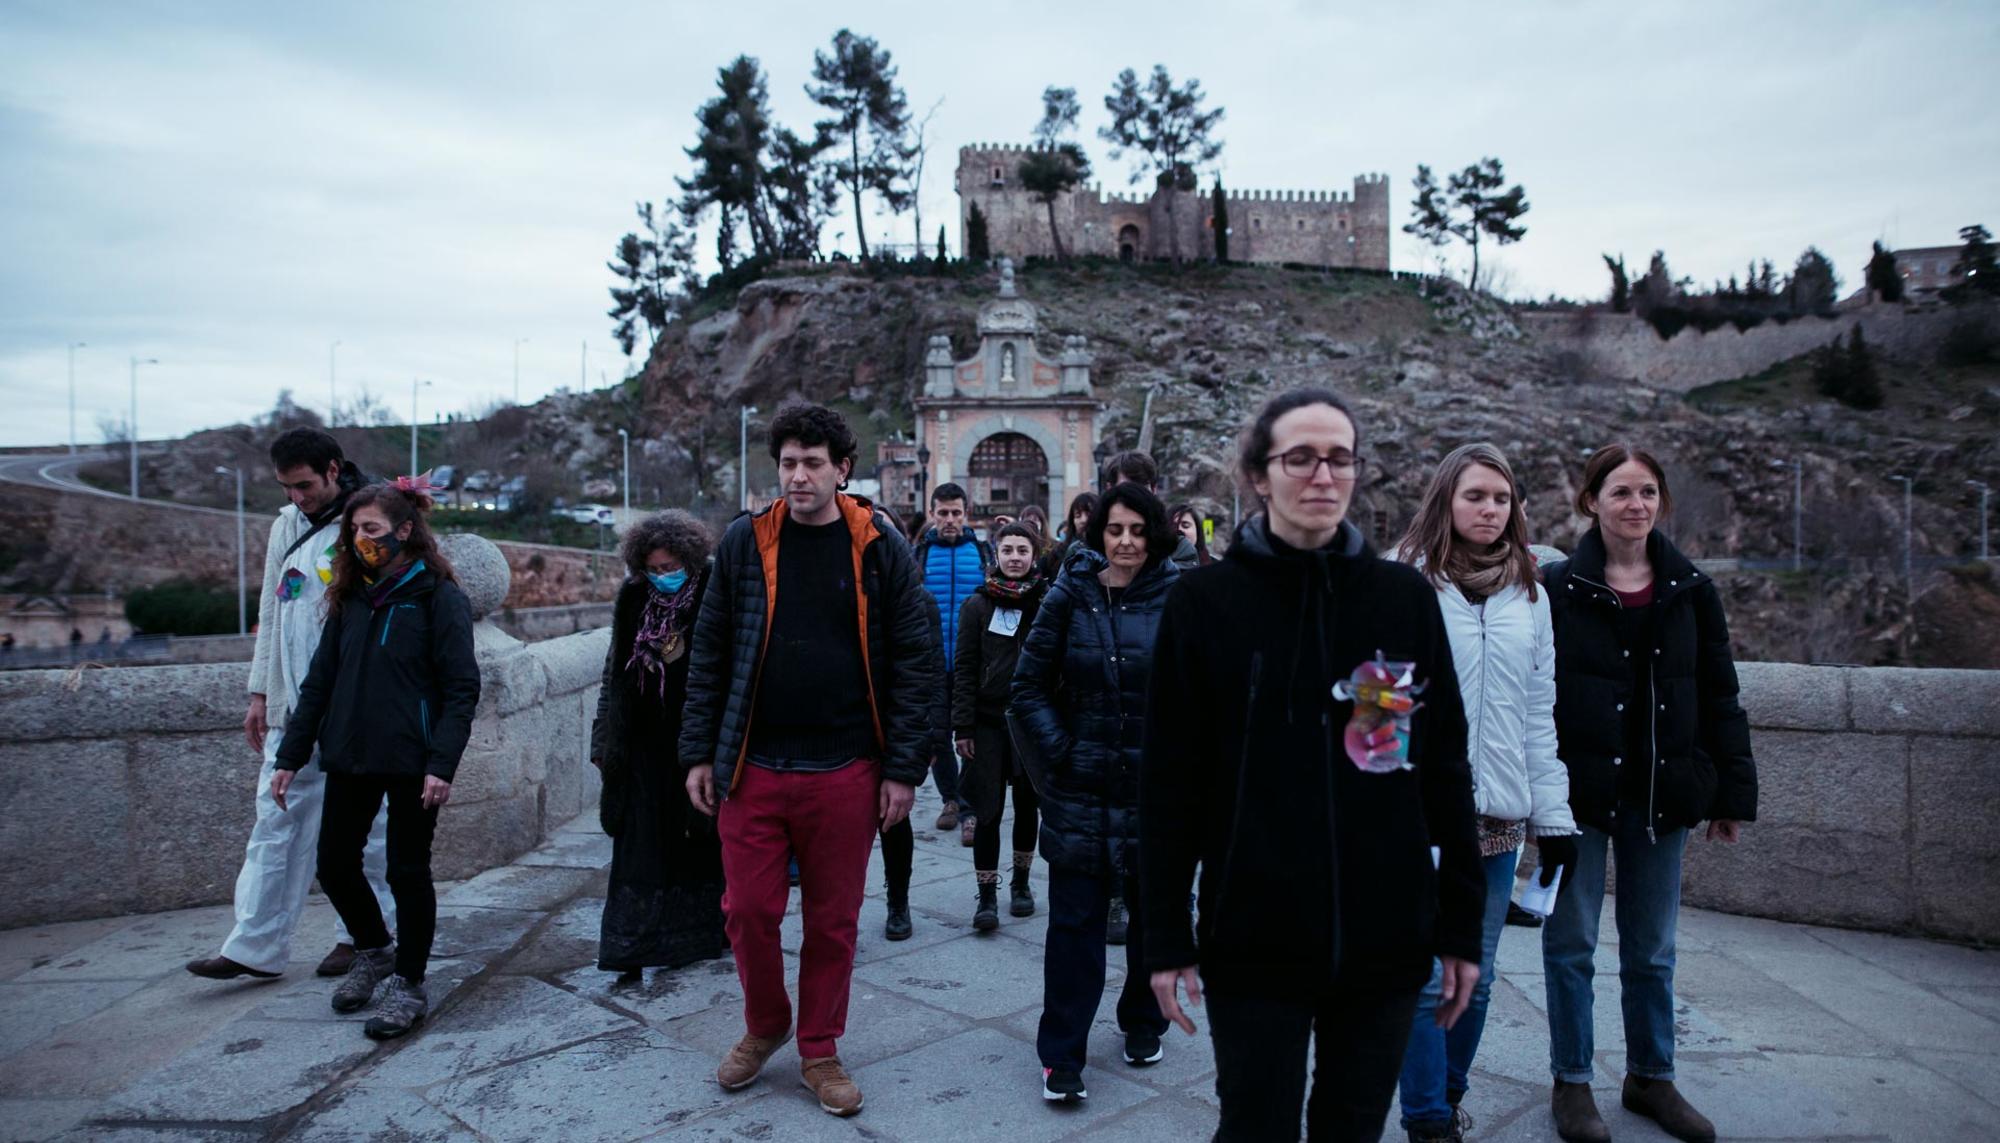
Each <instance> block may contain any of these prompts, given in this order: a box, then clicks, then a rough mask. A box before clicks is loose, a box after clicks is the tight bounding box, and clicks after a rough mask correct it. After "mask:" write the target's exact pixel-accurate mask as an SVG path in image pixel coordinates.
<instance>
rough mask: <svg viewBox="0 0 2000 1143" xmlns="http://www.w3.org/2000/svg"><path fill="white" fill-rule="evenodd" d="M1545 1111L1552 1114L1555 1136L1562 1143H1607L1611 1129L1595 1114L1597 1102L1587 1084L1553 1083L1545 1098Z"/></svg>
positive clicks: (1559, 1081)
mask: <svg viewBox="0 0 2000 1143" xmlns="http://www.w3.org/2000/svg"><path fill="white" fill-rule="evenodd" d="M1549 1110H1550V1111H1552V1112H1554V1113H1555V1117H1556V1134H1557V1135H1560V1136H1562V1138H1563V1140H1564V1143H1611V1129H1610V1128H1609V1127H1606V1126H1605V1125H1604V1117H1603V1116H1601V1115H1599V1114H1597V1100H1595V1099H1593V1098H1592V1097H1591V1094H1590V1085H1589V1084H1587V1083H1564V1082H1563V1081H1561V1080H1557V1081H1556V1087H1555V1091H1554V1092H1553V1093H1551V1094H1550V1096H1549Z"/></svg>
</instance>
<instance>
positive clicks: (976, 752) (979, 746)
mask: <svg viewBox="0 0 2000 1143" xmlns="http://www.w3.org/2000/svg"><path fill="white" fill-rule="evenodd" d="M972 749H973V756H972V757H973V760H972V761H971V762H968V763H966V765H965V769H966V774H967V778H966V780H965V783H964V785H965V787H966V790H967V794H966V797H967V798H968V799H970V798H972V794H971V787H972V786H973V785H974V782H973V780H972V777H971V773H972V770H973V767H974V766H975V765H976V766H978V767H979V768H980V770H981V771H982V773H981V781H980V783H979V784H980V785H982V786H983V785H986V784H988V783H990V784H991V785H993V786H994V787H996V788H995V789H994V790H993V791H992V793H991V795H990V796H988V797H986V798H985V799H984V801H985V802H987V803H989V804H986V805H981V804H978V803H977V802H975V804H974V805H973V807H972V809H973V812H974V813H976V814H978V815H979V822H978V824H977V825H975V826H974V827H973V830H972V868H974V869H977V870H984V871H986V872H989V873H990V872H992V871H994V870H997V869H999V868H1000V814H1001V812H1002V811H1003V810H1004V808H1005V806H1006V801H1007V791H1008V790H1009V789H1012V790H1013V791H1014V852H1016V853H1033V852H1035V840H1036V838H1037V837H1038V836H1039V835H1040V829H1041V812H1040V811H1041V804H1042V803H1041V799H1040V798H1038V797H1037V796H1036V795H1035V784H1034V783H1033V782H1030V781H1029V780H1028V773H1027V771H1025V770H1023V769H1021V767H1020V765H1019V764H1018V763H1017V762H1016V760H1015V758H1014V739H1013V736H1012V735H1010V734H1009V733H1008V732H1007V728H1006V727H1004V726H1001V727H984V726H982V727H979V728H978V729H976V730H974V731H973V734H972ZM988 767H991V768H992V770H991V772H986V771H987V768H988Z"/></svg>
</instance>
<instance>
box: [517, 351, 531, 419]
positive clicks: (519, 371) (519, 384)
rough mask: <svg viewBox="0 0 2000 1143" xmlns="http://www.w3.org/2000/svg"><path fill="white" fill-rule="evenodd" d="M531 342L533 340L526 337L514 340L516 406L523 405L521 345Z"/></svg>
mask: <svg viewBox="0 0 2000 1143" xmlns="http://www.w3.org/2000/svg"><path fill="white" fill-rule="evenodd" d="M531 340H533V339H532V338H526V337H517V338H515V339H514V403H515V404H516V405H518V404H520V403H521V345H522V343H523V342H527V341H531Z"/></svg>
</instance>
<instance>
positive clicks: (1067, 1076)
mask: <svg viewBox="0 0 2000 1143" xmlns="http://www.w3.org/2000/svg"><path fill="white" fill-rule="evenodd" d="M1042 1098H1043V1099H1046V1100H1048V1101H1049V1102H1050V1103H1082V1102H1083V1101H1084V1100H1086V1099H1089V1098H1090V1093H1089V1092H1087V1091H1085V1090H1084V1089H1083V1073H1082V1072H1074V1071H1071V1070H1069V1069H1068V1068H1064V1069H1062V1070H1061V1071H1057V1070H1056V1069H1054V1068H1043V1069H1042Z"/></svg>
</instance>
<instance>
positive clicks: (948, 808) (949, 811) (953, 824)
mask: <svg viewBox="0 0 2000 1143" xmlns="http://www.w3.org/2000/svg"><path fill="white" fill-rule="evenodd" d="M937 827H938V828H939V829H941V830H942V829H957V828H958V807H957V806H955V805H952V804H951V803H950V802H946V803H945V804H944V809H942V810H940V811H938V820H937Z"/></svg>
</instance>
